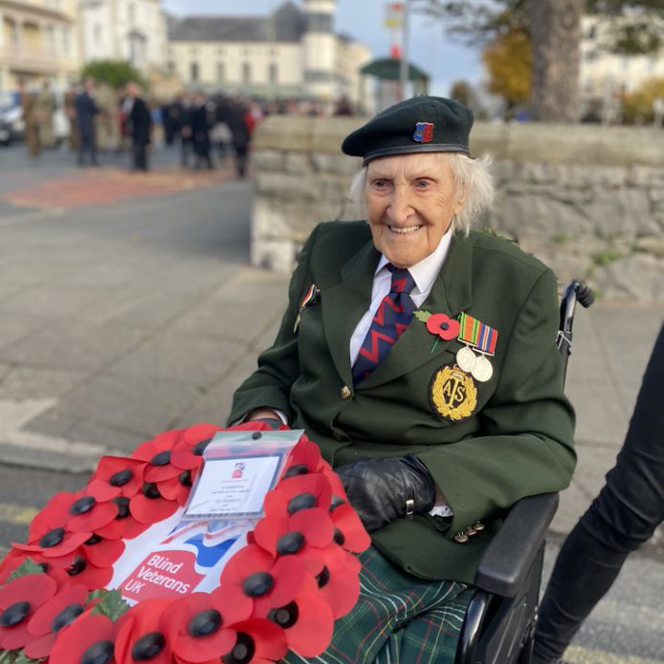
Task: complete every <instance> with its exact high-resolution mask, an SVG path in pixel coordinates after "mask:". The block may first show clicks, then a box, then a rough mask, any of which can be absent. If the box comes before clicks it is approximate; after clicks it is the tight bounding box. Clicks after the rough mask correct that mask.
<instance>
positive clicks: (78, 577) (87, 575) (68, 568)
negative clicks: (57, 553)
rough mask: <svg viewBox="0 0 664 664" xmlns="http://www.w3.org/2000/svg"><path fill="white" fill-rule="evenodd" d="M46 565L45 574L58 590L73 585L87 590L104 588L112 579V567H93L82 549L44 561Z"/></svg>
mask: <svg viewBox="0 0 664 664" xmlns="http://www.w3.org/2000/svg"><path fill="white" fill-rule="evenodd" d="M44 560H45V561H47V562H46V564H47V565H48V567H47V570H46V573H47V574H48V575H49V576H53V577H54V578H55V580H56V581H57V582H58V588H59V589H62V588H63V586H65V587H70V586H73V585H77V586H85V587H86V588H87V589H88V590H98V589H99V588H104V587H105V586H106V585H107V584H108V583H110V581H111V579H112V578H113V567H111V566H110V565H108V566H104V567H98V566H96V565H93V564H92V563H91V562H90V561H89V560H88V558H87V556H86V554H85V549H84V547H81V548H79V549H76V551H73V552H72V553H69V554H67V555H66V556H61V557H59V558H50V559H44Z"/></svg>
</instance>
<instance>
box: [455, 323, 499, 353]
mask: <svg viewBox="0 0 664 664" xmlns="http://www.w3.org/2000/svg"><path fill="white" fill-rule="evenodd" d="M459 324H460V326H461V331H460V332H459V337H458V338H459V341H463V343H466V344H468V345H469V346H472V347H473V348H477V350H479V351H480V352H481V353H484V354H486V355H495V353H496V344H497V343H498V330H495V329H494V328H492V327H489V326H488V325H487V324H486V323H483V322H482V321H480V320H478V319H477V318H473V316H469V315H468V314H466V313H462V314H461V315H460V316H459Z"/></svg>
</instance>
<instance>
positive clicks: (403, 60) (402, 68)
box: [399, 0, 410, 101]
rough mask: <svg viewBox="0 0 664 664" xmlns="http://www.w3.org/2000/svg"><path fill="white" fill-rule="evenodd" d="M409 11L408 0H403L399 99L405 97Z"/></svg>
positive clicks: (407, 69) (407, 70)
mask: <svg viewBox="0 0 664 664" xmlns="http://www.w3.org/2000/svg"><path fill="white" fill-rule="evenodd" d="M409 12H410V2H409V0H403V9H402V18H401V60H400V62H399V101H403V100H404V99H405V98H406V89H407V86H408V73H409V66H408V50H409V30H408V22H409V21H408V18H409V16H408V14H409Z"/></svg>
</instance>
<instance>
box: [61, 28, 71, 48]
mask: <svg viewBox="0 0 664 664" xmlns="http://www.w3.org/2000/svg"><path fill="white" fill-rule="evenodd" d="M69 43H70V40H69V28H67V27H63V28H62V52H63V53H64V54H66V55H68V54H69Z"/></svg>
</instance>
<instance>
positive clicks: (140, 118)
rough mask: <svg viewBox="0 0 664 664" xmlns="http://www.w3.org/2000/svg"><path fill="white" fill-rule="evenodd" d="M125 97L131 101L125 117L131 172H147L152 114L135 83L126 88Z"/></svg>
mask: <svg viewBox="0 0 664 664" xmlns="http://www.w3.org/2000/svg"><path fill="white" fill-rule="evenodd" d="M127 96H128V97H129V98H130V99H131V100H132V104H131V110H130V111H129V115H128V117H127V120H128V124H129V133H130V136H131V154H132V166H131V170H133V171H147V170H148V146H149V145H150V142H151V140H152V113H150V109H149V107H148V105H147V103H146V102H145V100H144V99H143V97H142V96H141V89H140V88H139V87H138V84H137V83H134V82H131V83H129V85H128V86H127Z"/></svg>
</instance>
